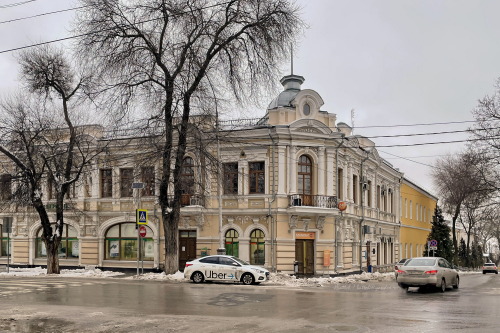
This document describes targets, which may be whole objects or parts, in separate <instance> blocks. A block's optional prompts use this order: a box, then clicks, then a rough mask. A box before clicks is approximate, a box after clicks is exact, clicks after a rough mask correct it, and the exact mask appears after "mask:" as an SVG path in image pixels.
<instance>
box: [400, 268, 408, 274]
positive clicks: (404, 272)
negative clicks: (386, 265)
mask: <svg viewBox="0 0 500 333" xmlns="http://www.w3.org/2000/svg"><path fill="white" fill-rule="evenodd" d="M398 274H406V271H402V270H400V269H398Z"/></svg>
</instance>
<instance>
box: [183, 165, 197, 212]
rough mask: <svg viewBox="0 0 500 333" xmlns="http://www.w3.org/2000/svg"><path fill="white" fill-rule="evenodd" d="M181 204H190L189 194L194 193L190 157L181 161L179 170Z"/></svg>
mask: <svg viewBox="0 0 500 333" xmlns="http://www.w3.org/2000/svg"><path fill="white" fill-rule="evenodd" d="M180 185H181V186H180V187H181V194H182V196H181V205H182V206H188V205H190V201H191V195H193V194H194V161H193V159H192V158H191V157H186V158H184V160H183V161H182V170H181V184H180Z"/></svg>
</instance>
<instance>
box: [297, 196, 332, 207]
mask: <svg viewBox="0 0 500 333" xmlns="http://www.w3.org/2000/svg"><path fill="white" fill-rule="evenodd" d="M288 198H289V203H290V206H291V207H320V208H337V197H336V196H328V195H309V194H293V195H290V196H288Z"/></svg>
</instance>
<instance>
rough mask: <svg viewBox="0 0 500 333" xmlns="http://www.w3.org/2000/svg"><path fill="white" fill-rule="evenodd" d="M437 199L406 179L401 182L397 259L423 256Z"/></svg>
mask: <svg viewBox="0 0 500 333" xmlns="http://www.w3.org/2000/svg"><path fill="white" fill-rule="evenodd" d="M437 200H438V199H437V198H436V197H435V196H433V195H432V194H430V193H429V192H427V191H426V190H424V189H423V188H421V187H420V186H418V185H416V184H415V183H413V182H412V181H410V180H408V179H407V178H403V179H402V182H401V202H400V207H401V212H400V213H401V216H400V220H401V228H400V232H401V234H400V249H399V254H400V256H399V258H400V259H402V258H413V257H420V256H422V255H423V253H424V250H425V244H426V243H427V236H428V235H429V233H430V231H431V228H432V224H431V222H432V216H433V215H434V209H435V208H436V205H437Z"/></svg>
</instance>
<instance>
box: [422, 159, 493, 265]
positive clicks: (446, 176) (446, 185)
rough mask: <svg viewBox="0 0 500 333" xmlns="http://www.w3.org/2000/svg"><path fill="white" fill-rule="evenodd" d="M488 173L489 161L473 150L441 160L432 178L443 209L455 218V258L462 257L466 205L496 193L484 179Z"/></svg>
mask: <svg viewBox="0 0 500 333" xmlns="http://www.w3.org/2000/svg"><path fill="white" fill-rule="evenodd" d="M486 170H487V163H485V160H483V159H482V157H481V156H480V155H478V154H476V153H474V152H472V151H470V150H469V151H466V152H464V153H462V154H457V155H454V156H449V157H446V158H443V159H440V160H438V162H437V164H436V168H435V169H434V172H433V174H432V176H433V179H434V183H435V184H436V186H437V188H438V192H439V195H440V197H441V198H442V202H443V207H444V209H445V211H446V213H448V214H450V215H451V217H452V234H453V248H454V252H455V254H454V256H455V258H456V256H457V254H458V243H457V238H456V223H457V219H458V218H459V217H460V213H461V211H462V208H463V206H464V204H465V203H466V202H469V203H470V204H471V205H472V203H473V201H474V198H479V197H482V196H485V195H487V194H488V193H490V192H491V190H492V189H491V187H490V186H489V182H488V181H485V178H483V175H487V174H488V172H487V171H486Z"/></svg>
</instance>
